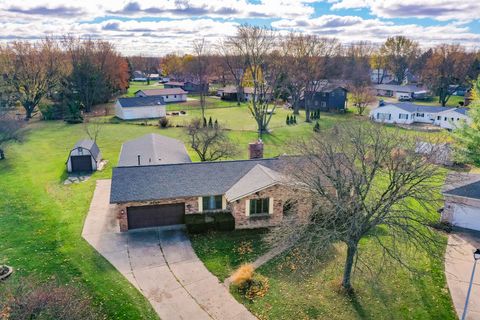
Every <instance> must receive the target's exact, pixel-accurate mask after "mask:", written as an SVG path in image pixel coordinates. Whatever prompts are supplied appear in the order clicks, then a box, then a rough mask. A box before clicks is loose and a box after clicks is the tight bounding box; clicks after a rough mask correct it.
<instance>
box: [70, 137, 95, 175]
mask: <svg viewBox="0 0 480 320" xmlns="http://www.w3.org/2000/svg"><path fill="white" fill-rule="evenodd" d="M101 161H102V155H101V153H100V149H99V148H98V146H97V144H96V143H95V142H94V141H92V140H80V141H78V142H77V143H76V144H75V146H74V147H73V149H72V150H70V154H69V155H68V160H67V163H66V164H67V172H69V173H88V172H93V171H96V170H97V169H98V166H99V164H100V162H101Z"/></svg>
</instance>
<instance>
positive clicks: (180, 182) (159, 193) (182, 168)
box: [110, 158, 286, 203]
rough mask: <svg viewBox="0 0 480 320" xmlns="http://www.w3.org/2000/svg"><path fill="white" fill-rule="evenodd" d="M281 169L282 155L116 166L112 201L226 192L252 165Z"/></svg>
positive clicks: (157, 198)
mask: <svg viewBox="0 0 480 320" xmlns="http://www.w3.org/2000/svg"><path fill="white" fill-rule="evenodd" d="M257 164H261V165H262V166H265V167H267V168H269V169H272V170H278V171H280V170H282V166H283V165H284V164H286V162H285V161H284V160H283V159H282V158H271V159H256V160H236V161H217V162H194V163H183V164H167V165H156V166H136V167H117V168H113V175H112V188H111V195H110V203H123V202H131V201H149V200H159V199H168V198H176V197H197V196H207V195H220V194H225V192H227V190H229V189H230V188H231V187H232V186H233V185H234V184H235V183H237V181H239V180H240V179H241V178H242V177H243V176H245V175H246V174H247V173H248V172H249V171H250V170H251V169H252V168H253V167H255V166H256V165H257Z"/></svg>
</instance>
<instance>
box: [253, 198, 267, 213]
mask: <svg viewBox="0 0 480 320" xmlns="http://www.w3.org/2000/svg"><path fill="white" fill-rule="evenodd" d="M269 204H270V199H269V198H263V199H252V200H250V215H251V216H253V215H256V214H268V213H269V212H270V210H269V209H270V208H269Z"/></svg>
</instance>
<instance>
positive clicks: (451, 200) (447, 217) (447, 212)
mask: <svg viewBox="0 0 480 320" xmlns="http://www.w3.org/2000/svg"><path fill="white" fill-rule="evenodd" d="M456 205H467V206H472V207H478V208H480V200H476V199H469V198H463V197H455V196H449V195H445V206H444V208H443V212H442V217H441V220H442V221H446V222H450V223H451V222H452V221H453V213H454V209H455V206H456Z"/></svg>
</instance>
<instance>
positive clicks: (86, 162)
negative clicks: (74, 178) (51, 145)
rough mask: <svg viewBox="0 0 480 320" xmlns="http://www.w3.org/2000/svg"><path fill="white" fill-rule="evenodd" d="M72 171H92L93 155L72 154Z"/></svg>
mask: <svg viewBox="0 0 480 320" xmlns="http://www.w3.org/2000/svg"><path fill="white" fill-rule="evenodd" d="M70 159H71V161H72V172H90V171H92V157H91V156H72V157H71V158H70Z"/></svg>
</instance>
